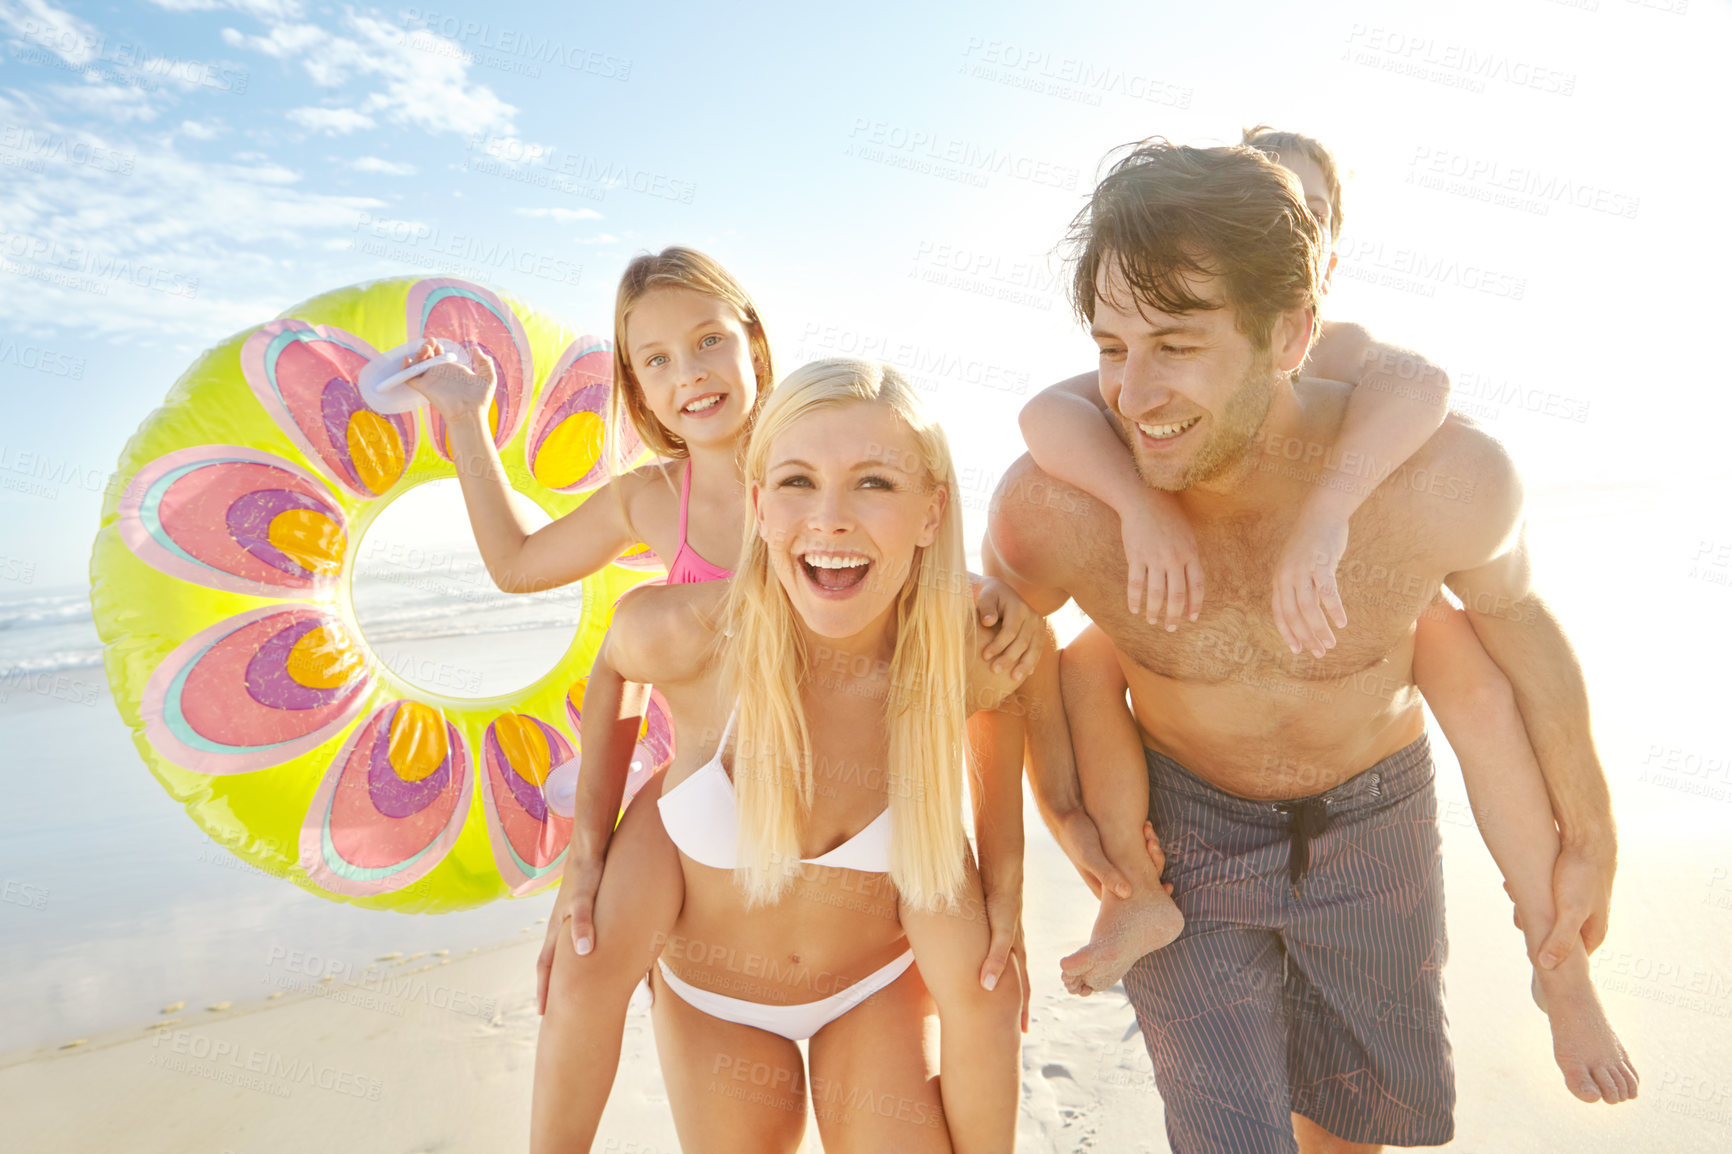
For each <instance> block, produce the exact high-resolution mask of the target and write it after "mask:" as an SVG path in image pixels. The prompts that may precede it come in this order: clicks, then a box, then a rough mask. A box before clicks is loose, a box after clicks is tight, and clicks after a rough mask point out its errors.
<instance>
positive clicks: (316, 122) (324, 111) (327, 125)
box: [288, 108, 373, 136]
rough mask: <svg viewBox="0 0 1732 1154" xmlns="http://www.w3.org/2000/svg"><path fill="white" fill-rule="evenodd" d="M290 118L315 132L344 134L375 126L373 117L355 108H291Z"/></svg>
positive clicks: (335, 134) (334, 134)
mask: <svg viewBox="0 0 1732 1154" xmlns="http://www.w3.org/2000/svg"><path fill="white" fill-rule="evenodd" d="M288 117H289V119H290V120H292V121H294V122H295V123H296V124H298V125H300V126H301V127H302V128H306V129H311V130H312V131H314V132H327V133H330V134H331V135H333V136H343V135H346V134H348V133H350V132H354V131H355V130H356V129H359V128H371V127H373V118H372V117H371V116H368V115H367V114H366V113H364V112H357V111H356V110H355V109H353V108H291V109H289V112H288Z"/></svg>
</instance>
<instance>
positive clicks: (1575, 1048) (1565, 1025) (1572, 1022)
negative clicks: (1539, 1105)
mask: <svg viewBox="0 0 1732 1154" xmlns="http://www.w3.org/2000/svg"><path fill="white" fill-rule="evenodd" d="M1534 1000H1535V1001H1537V1002H1539V1003H1540V1005H1541V1006H1543V1007H1546V1016H1547V1017H1549V1018H1550V1019H1551V1022H1552V1054H1553V1055H1554V1056H1555V1057H1556V1058H1557V1061H1558V1069H1560V1070H1562V1071H1563V1072H1564V1084H1565V1085H1567V1086H1568V1087H1569V1088H1570V1093H1572V1094H1574V1095H1575V1096H1576V1097H1578V1098H1580V1099H1581V1100H1582V1101H1584V1102H1605V1103H1606V1104H1608V1105H1615V1104H1617V1103H1619V1102H1623V1101H1626V1100H1627V1099H1630V1098H1634V1097H1635V1096H1636V1087H1637V1085H1638V1082H1639V1079H1638V1078H1637V1077H1636V1067H1635V1066H1634V1065H1632V1064H1631V1062H1630V1056H1629V1055H1628V1054H1626V1053H1625V1052H1624V1046H1623V1043H1621V1042H1619V1041H1618V1035H1616V1034H1614V1033H1613V1032H1612V1024H1611V1023H1610V1022H1608V1021H1606V1012H1605V1010H1604V1009H1602V1008H1601V1007H1600V998H1599V995H1598V994H1597V993H1595V992H1594V983H1593V981H1592V980H1591V979H1590V978H1589V977H1588V960H1587V955H1586V954H1584V953H1582V952H1581V951H1580V950H1578V951H1576V952H1574V953H1573V954H1571V955H1570V956H1569V957H1567V958H1565V959H1564V961H1563V964H1561V965H1560V966H1558V968H1557V969H1555V970H1536V971H1535V972H1534Z"/></svg>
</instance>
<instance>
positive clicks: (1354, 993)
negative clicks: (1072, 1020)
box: [986, 143, 1616, 1154]
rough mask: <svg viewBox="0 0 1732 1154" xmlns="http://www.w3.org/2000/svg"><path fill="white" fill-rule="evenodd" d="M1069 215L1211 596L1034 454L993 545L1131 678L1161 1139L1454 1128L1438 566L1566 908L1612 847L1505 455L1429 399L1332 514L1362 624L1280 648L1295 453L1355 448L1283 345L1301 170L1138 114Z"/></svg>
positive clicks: (1327, 472) (1308, 469) (1068, 831)
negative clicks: (1550, 846)
mask: <svg viewBox="0 0 1732 1154" xmlns="http://www.w3.org/2000/svg"><path fill="white" fill-rule="evenodd" d="M1073 240H1074V241H1075V243H1076V246H1077V249H1078V252H1079V259H1078V263H1077V270H1076V276H1075V283H1074V285H1073V298H1074V301H1075V304H1076V306H1077V312H1078V314H1079V315H1080V316H1081V317H1082V318H1083V319H1084V320H1085V321H1087V322H1088V323H1089V324H1090V325H1091V332H1092V335H1093V336H1094V338H1095V341H1096V343H1097V344H1098V345H1099V346H1100V354H1101V357H1100V366H1101V367H1100V380H1101V390H1102V393H1103V395H1104V397H1105V399H1106V401H1107V402H1108V404H1109V405H1110V407H1111V408H1112V410H1113V412H1114V416H1115V419H1116V420H1117V421H1118V423H1119V426H1120V432H1121V435H1122V436H1123V438H1124V440H1125V441H1126V443H1127V444H1128V445H1129V446H1130V448H1131V450H1132V453H1133V455H1134V457H1135V459H1136V462H1137V467H1138V471H1139V473H1140V474H1141V476H1142V478H1143V479H1144V481H1146V482H1147V483H1148V484H1150V485H1152V486H1154V487H1156V488H1160V489H1164V490H1168V491H1171V492H1174V493H1176V494H1177V495H1178V496H1179V498H1180V500H1181V501H1182V502H1183V504H1184V507H1185V512H1186V513H1187V515H1188V516H1189V518H1190V522H1191V524H1192V526H1193V527H1194V531H1195V533H1196V537H1197V543H1198V547H1199V552H1200V557H1201V560H1202V565H1203V568H1204V571H1205V572H1207V573H1208V574H1209V582H1210V584H1209V598H1208V601H1207V602H1206V603H1205V606H1204V608H1203V610H1202V613H1201V616H1200V617H1199V618H1198V619H1197V620H1196V621H1195V622H1192V623H1186V624H1183V625H1181V627H1180V628H1179V629H1177V630H1176V631H1171V632H1169V631H1167V630H1166V629H1164V628H1162V627H1160V626H1158V625H1152V624H1150V623H1149V622H1148V621H1147V620H1146V619H1144V618H1143V617H1141V616H1139V615H1134V614H1132V613H1131V612H1130V611H1129V609H1128V607H1127V605H1126V601H1125V595H1124V590H1125V574H1126V562H1125V557H1124V551H1123V547H1122V545H1121V541H1120V532H1119V526H1118V522H1117V517H1116V515H1115V514H1114V513H1113V512H1112V511H1111V510H1110V509H1108V508H1107V507H1106V506H1105V505H1103V504H1101V503H1100V502H1097V501H1095V500H1093V499H1092V498H1090V497H1088V496H1087V495H1086V494H1084V493H1082V492H1081V491H1079V490H1076V489H1074V488H1072V487H1070V486H1068V485H1066V484H1065V483H1063V482H1061V481H1058V480H1056V479H1054V478H1052V477H1050V476H1048V475H1046V474H1044V473H1042V472H1041V471H1040V470H1039V469H1038V468H1037V467H1036V466H1035V465H1034V464H1033V462H1032V461H1031V460H1030V459H1029V458H1027V457H1024V458H1022V459H1021V460H1019V461H1018V462H1017V463H1016V464H1014V465H1013V466H1012V467H1011V469H1010V470H1009V472H1007V473H1006V475H1005V477H1004V479H1003V480H1002V481H1001V482H1000V485H999V489H998V492H997V494H996V497H995V500H994V506H993V510H992V514H991V521H990V527H989V533H988V541H987V547H986V556H987V567H988V571H989V572H993V573H996V574H998V575H1001V576H1003V577H1004V578H1006V579H1007V580H1009V581H1010V582H1011V584H1012V585H1013V586H1014V587H1015V588H1016V589H1017V590H1018V592H1020V593H1021V594H1022V595H1023V597H1024V598H1025V599H1026V600H1027V601H1028V602H1029V603H1030V604H1031V605H1033V606H1034V607H1035V609H1036V610H1037V611H1039V612H1043V613H1050V612H1052V611H1053V610H1055V609H1057V608H1058V607H1059V606H1061V605H1063V604H1064V602H1065V601H1066V600H1069V599H1072V598H1074V599H1075V600H1076V602H1077V604H1078V605H1079V606H1080V607H1081V608H1082V609H1083V611H1084V612H1085V613H1087V614H1088V616H1089V617H1090V618H1091V619H1093V621H1094V622H1095V624H1096V625H1098V626H1099V627H1100V628H1101V629H1102V630H1103V631H1104V632H1105V633H1106V635H1107V636H1108V637H1109V638H1110V639H1111V641H1112V643H1113V646H1114V648H1115V650H1116V652H1117V655H1118V658H1119V662H1120V664H1121V665H1122V667H1123V669H1124V673H1125V677H1126V680H1127V682H1128V684H1129V687H1130V694H1131V704H1132V708H1133V710H1134V712H1135V714H1136V718H1137V722H1138V726H1139V728H1140V730H1141V733H1142V738H1143V742H1144V745H1145V747H1146V755H1147V763H1148V772H1149V777H1150V798H1151V801H1150V818H1151V820H1152V821H1153V823H1154V826H1155V831H1156V834H1157V835H1158V837H1159V839H1160V841H1161V843H1162V845H1163V846H1164V847H1165V849H1166V852H1167V858H1168V867H1169V868H1168V880H1169V881H1170V882H1172V883H1173V886H1174V891H1173V896H1174V900H1175V901H1176V902H1177V903H1178V905H1179V908H1180V909H1181V911H1182V912H1183V913H1184V916H1185V928H1184V932H1183V933H1182V934H1181V935H1180V937H1179V938H1178V939H1177V940H1176V941H1174V942H1173V943H1172V944H1171V945H1169V946H1167V947H1166V948H1164V949H1161V950H1158V951H1156V952H1154V953H1151V954H1148V955H1145V956H1144V957H1143V958H1141V959H1140V960H1139V961H1138V962H1137V963H1136V964H1135V965H1134V966H1133V967H1132V968H1131V970H1130V972H1129V973H1128V974H1127V975H1126V977H1125V989H1126V993H1127V994H1128V995H1129V997H1130V1000H1131V1003H1132V1005H1133V1007H1134V1008H1135V1010H1136V1012H1137V1018H1138V1022H1139V1024H1140V1026H1141V1028H1142V1031H1143V1037H1144V1040H1145V1042H1146V1044H1147V1046H1148V1049H1149V1054H1150V1057H1151V1059H1152V1060H1153V1063H1154V1069H1155V1077H1156V1082H1157V1085H1158V1086H1159V1088H1160V1091H1161V1095H1162V1097H1163V1099H1164V1100H1165V1103H1166V1117H1167V1129H1168V1136H1169V1139H1170V1141H1171V1144H1172V1147H1173V1149H1174V1150H1175V1151H1179V1152H1183V1154H1190V1152H1193V1151H1235V1152H1237V1151H1254V1152H1259V1154H1260V1152H1263V1151H1270V1152H1274V1151H1280V1152H1283V1154H1285V1152H1290V1151H1293V1150H1295V1149H1299V1150H1303V1151H1307V1152H1310V1151H1337V1150H1376V1149H1378V1148H1379V1146H1380V1144H1384V1143H1388V1144H1392V1145H1403V1146H1408V1145H1435V1144H1440V1143H1443V1142H1447V1141H1449V1140H1450V1138H1451V1137H1452V1135H1453V1131H1454V1126H1453V1120H1452V1112H1453V1106H1454V1083H1453V1074H1452V1070H1451V1064H1450V1048H1449V1041H1448V1038H1447V1035H1446V1033H1445V1028H1444V1013H1443V1005H1442V981H1441V974H1442V968H1443V963H1444V960H1445V956H1446V943H1445V936H1444V926H1443V888H1442V876H1441V870H1440V862H1439V857H1438V846H1439V838H1438V832H1437V823H1436V799H1435V795H1434V793H1433V790H1432V774H1431V762H1430V756H1429V752H1428V749H1427V746H1426V741H1425V725H1424V717H1423V713H1422V711H1421V708H1420V703H1419V700H1420V699H1419V695H1418V692H1417V690H1416V688H1415V687H1414V684H1413V674H1412V658H1413V636H1414V624H1415V621H1416V620H1417V618H1418V616H1419V614H1420V613H1421V612H1422V611H1423V610H1424V609H1425V608H1426V606H1427V605H1429V604H1430V603H1431V601H1432V599H1433V598H1434V597H1435V596H1437V594H1438V590H1439V586H1440V585H1443V584H1447V585H1448V586H1449V587H1450V589H1452V590H1453V591H1454V592H1455V593H1456V594H1457V595H1458V596H1459V597H1460V598H1461V600H1462V601H1463V603H1464V604H1465V606H1466V607H1467V609H1468V610H1469V612H1470V615H1471V620H1472V623H1473V625H1474V628H1475V631H1476V632H1477V633H1478V634H1479V636H1480V638H1481V641H1482V643H1483V644H1484V645H1485V647H1486V649H1487V651H1488V652H1490V653H1491V655H1492V656H1493V657H1494V658H1495V659H1496V660H1497V661H1498V663H1499V665H1500V666H1501V667H1502V668H1503V670H1504V672H1505V673H1506V674H1507V675H1508V676H1509V678H1510V680H1511V682H1512V683H1513V685H1514V687H1515V690H1516V694H1517V699H1518V701H1519V703H1520V705H1521V708H1522V712H1523V714H1524V716H1525V717H1527V718H1528V719H1529V724H1530V728H1531V729H1532V731H1533V732H1532V734H1531V736H1532V738H1533V740H1534V744H1535V747H1536V752H1537V753H1538V754H1539V757H1540V761H1541V766H1542V769H1543V771H1544V773H1545V775H1546V780H1547V785H1548V788H1549V791H1550V793H1551V795H1552V800H1553V808H1554V811H1555V813H1556V816H1557V818H1558V824H1559V829H1560V834H1561V838H1562V850H1561V852H1560V856H1559V859H1558V867H1557V875H1556V879H1555V882H1556V890H1557V895H1556V896H1557V906H1558V916H1559V920H1560V922H1564V923H1567V924H1569V925H1571V926H1572V927H1578V926H1579V927H1581V931H1582V933H1583V936H1584V938H1585V939H1586V944H1587V946H1588V948H1589V949H1592V948H1593V947H1595V946H1597V945H1598V944H1599V941H1600V939H1601V938H1603V936H1604V932H1605V919H1606V909H1607V906H1608V905H1609V900H1610V892H1611V879H1612V873H1613V870H1614V867H1615V856H1616V853H1615V839H1614V834H1613V827H1612V819H1611V814H1610V805H1609V798H1608V794H1607V791H1606V787H1605V780H1604V776H1603V774H1602V772H1601V771H1600V768H1599V765H1598V762H1597V760H1596V759H1595V756H1594V752H1593V747H1592V742H1591V739H1590V737H1589V734H1588V726H1587V703H1586V697H1585V693H1584V691H1583V688H1582V679H1581V674H1580V670H1579V669H1578V667H1577V666H1576V663H1575V659H1574V656H1573V654H1572V653H1571V651H1570V648H1569V645H1568V642H1567V641H1566V640H1565V639H1564V637H1563V635H1562V633H1561V631H1560V630H1559V629H1558V627H1557V624H1556V622H1555V621H1554V620H1553V618H1552V617H1551V615H1550V614H1549V613H1548V612H1547V611H1546V609H1545V607H1544V606H1543V604H1541V603H1540V601H1539V599H1538V597H1537V596H1536V594H1535V593H1534V591H1533V589H1532V587H1531V584H1530V574H1529V569H1528V564H1527V556H1526V550H1525V546H1524V540H1523V534H1522V527H1521V521H1522V518H1521V504H1522V498H1521V485H1520V481H1519V479H1518V477H1517V476H1516V474H1515V471H1514V469H1513V467H1512V466H1511V464H1510V462H1509V459H1508V458H1507V456H1506V455H1505V454H1504V452H1503V450H1502V449H1501V447H1499V446H1498V445H1497V443H1496V442H1494V441H1492V440H1491V439H1490V438H1489V437H1487V436H1485V435H1484V434H1483V433H1481V432H1480V431H1479V430H1477V429H1475V428H1474V427H1472V426H1471V424H1469V423H1468V422H1465V421H1463V420H1460V419H1459V418H1455V417H1451V418H1450V419H1449V420H1447V421H1446V422H1445V423H1444V425H1443V427H1442V428H1441V429H1440V430H1439V431H1438V432H1437V433H1436V434H1435V435H1434V436H1433V437H1432V438H1431V439H1430V441H1428V442H1427V443H1426V444H1425V445H1424V446H1423V447H1422V448H1421V449H1420V450H1419V452H1418V453H1416V454H1414V456H1413V457H1412V458H1411V459H1410V460H1409V461H1408V463H1407V465H1406V466H1405V467H1404V468H1402V469H1401V470H1399V471H1397V472H1396V473H1394V474H1392V475H1391V476H1390V477H1388V478H1387V479H1385V480H1384V481H1383V482H1382V484H1380V485H1379V486H1378V488H1377V489H1376V491H1375V492H1374V493H1373V494H1372V496H1371V497H1370V498H1369V499H1367V500H1366V501H1365V503H1364V504H1363V506H1361V508H1360V510H1359V512H1358V513H1357V514H1356V515H1355V516H1354V517H1353V519H1352V522H1351V533H1350V537H1349V544H1348V547H1347V551H1346V553H1345V555H1344V556H1343V558H1342V561H1341V564H1340V566H1339V569H1338V573H1339V575H1340V580H1339V584H1340V596H1341V602H1342V605H1343V607H1344V608H1345V609H1346V612H1347V615H1348V617H1349V619H1350V620H1351V621H1352V623H1353V627H1352V628H1351V629H1350V630H1345V631H1343V632H1342V633H1341V634H1340V636H1339V640H1338V644H1337V645H1336V646H1335V648H1333V649H1331V650H1329V651H1327V653H1326V654H1325V655H1324V656H1323V657H1321V658H1319V657H1316V656H1313V655H1312V654H1310V653H1300V654H1294V653H1293V652H1292V651H1291V650H1290V648H1289V647H1288V645H1287V644H1286V643H1285V642H1284V641H1283V640H1282V638H1281V636H1280V634H1279V632H1278V631H1277V629H1276V626H1275V623H1274V621H1273V619H1272V614H1271V606H1270V599H1269V595H1268V590H1269V588H1270V587H1271V584H1272V581H1273V566H1274V565H1275V563H1276V561H1277V559H1278V557H1279V555H1280V551H1281V547H1282V545H1283V544H1284V543H1285V541H1286V539H1287V537H1288V535H1289V532H1290V530H1291V528H1292V524H1293V520H1294V518H1295V516H1296V514H1297V511H1298V509H1299V508H1300V506H1301V504H1302V503H1303V500H1304V497H1305V495H1306V494H1307V493H1308V492H1309V491H1310V490H1311V489H1312V487H1314V486H1315V485H1317V484H1328V483H1331V482H1332V481H1341V480H1350V481H1354V482H1358V481H1362V480H1363V477H1362V476H1361V475H1360V469H1361V466H1360V465H1359V463H1358V462H1351V461H1343V460H1339V459H1337V458H1336V457H1335V455H1334V454H1332V453H1331V452H1329V447H1330V446H1331V445H1333V443H1334V441H1335V439H1336V437H1337V435H1338V434H1339V431H1340V426H1341V420H1342V414H1343V412H1344V411H1345V408H1346V402H1347V398H1348V395H1349V392H1350V390H1349V389H1348V387H1347V386H1345V385H1341V384H1339V383H1337V382H1331V381H1324V380H1320V379H1294V377H1293V374H1294V373H1295V371H1296V370H1297V369H1298V367H1299V366H1300V365H1301V364H1302V363H1303V362H1304V360H1305V355H1306V352H1307V350H1308V349H1309V347H1310V345H1311V342H1312V339H1313V333H1314V328H1315V318H1316V304H1317V300H1318V294H1319V284H1320V280H1321V274H1322V269H1321V268H1320V261H1321V254H1322V252H1323V246H1322V243H1321V237H1320V235H1319V232H1318V227H1317V224H1316V222H1315V220H1314V219H1313V218H1312V216H1311V214H1310V213H1309V212H1307V211H1306V208H1305V205H1304V200H1303V192H1302V190H1301V189H1300V187H1299V185H1298V182H1297V181H1296V180H1295V179H1294V178H1293V177H1292V176H1291V174H1289V173H1287V172H1286V171H1285V170H1283V169H1281V168H1280V167H1279V166H1278V165H1276V164H1275V163H1274V162H1272V161H1271V160H1269V159H1268V158H1267V157H1265V156H1264V155H1263V154H1261V153H1258V152H1256V151H1255V150H1253V149H1248V148H1243V147H1238V148H1216V149H1191V148H1176V147H1172V146H1169V145H1166V144H1164V143H1155V144H1150V145H1145V146H1144V147H1141V148H1139V149H1137V150H1136V151H1135V152H1133V153H1132V154H1131V155H1129V156H1128V157H1126V158H1125V159H1124V160H1123V161H1121V162H1120V163H1119V164H1118V165H1116V166H1115V167H1114V169H1113V170H1112V172H1111V173H1110V174H1109V175H1108V176H1107V177H1106V179H1105V180H1103V181H1102V182H1101V184H1100V186H1099V187H1098V188H1097V189H1096V190H1095V193H1094V197H1093V200H1092V202H1091V203H1090V205H1089V206H1088V207H1087V208H1085V209H1084V211H1083V212H1082V213H1081V214H1080V215H1079V216H1078V218H1077V223H1076V225H1075V230H1074V234H1073ZM1295 449H1296V450H1298V451H1297V452H1295V451H1294V450H1295ZM1056 673H1057V668H1056V660H1055V659H1054V658H1053V657H1052V656H1050V655H1049V657H1048V658H1047V659H1045V660H1044V661H1043V663H1042V665H1041V667H1040V668H1039V669H1038V670H1037V671H1036V673H1035V676H1034V678H1033V679H1032V680H1033V681H1034V683H1035V684H1034V686H1033V687H1032V688H1031V690H1030V692H1033V693H1036V694H1040V695H1050V696H1048V697H1047V700H1050V701H1055V702H1056V701H1057V685H1056V681H1057V677H1056ZM1057 716H1062V713H1060V712H1058V711H1057V710H1052V709H1042V710H1040V711H1037V713H1035V714H1032V715H1031V717H1030V727H1031V737H1030V740H1031V774H1032V776H1033V778H1034V787H1035V793H1036V798H1037V800H1038V802H1039V803H1040V805H1041V809H1042V812H1043V815H1044V816H1045V817H1046V818H1047V821H1048V824H1049V825H1050V826H1051V827H1052V828H1053V831H1054V833H1055V835H1056V836H1057V837H1058V838H1059V840H1060V842H1061V844H1062V845H1063V846H1064V847H1065V849H1066V852H1067V853H1069V854H1070V856H1071V857H1072V859H1073V860H1075V861H1076V862H1077V863H1078V865H1079V866H1081V867H1082V868H1084V869H1085V870H1089V869H1092V868H1094V867H1096V866H1098V864H1099V862H1098V858H1099V846H1098V839H1097V838H1096V835H1095V833H1094V831H1093V828H1092V823H1090V822H1089V821H1088V818H1087V816H1086V814H1085V813H1084V811H1083V808H1082V805H1081V797H1080V792H1079V790H1078V787H1077V779H1076V773H1075V768H1074V764H1073V762H1072V761H1071V749H1070V741H1069V734H1068V732H1067V731H1065V729H1064V727H1063V726H1061V725H1057V724H1054V723H1053V719H1054V718H1055V717H1057Z"/></svg>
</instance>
